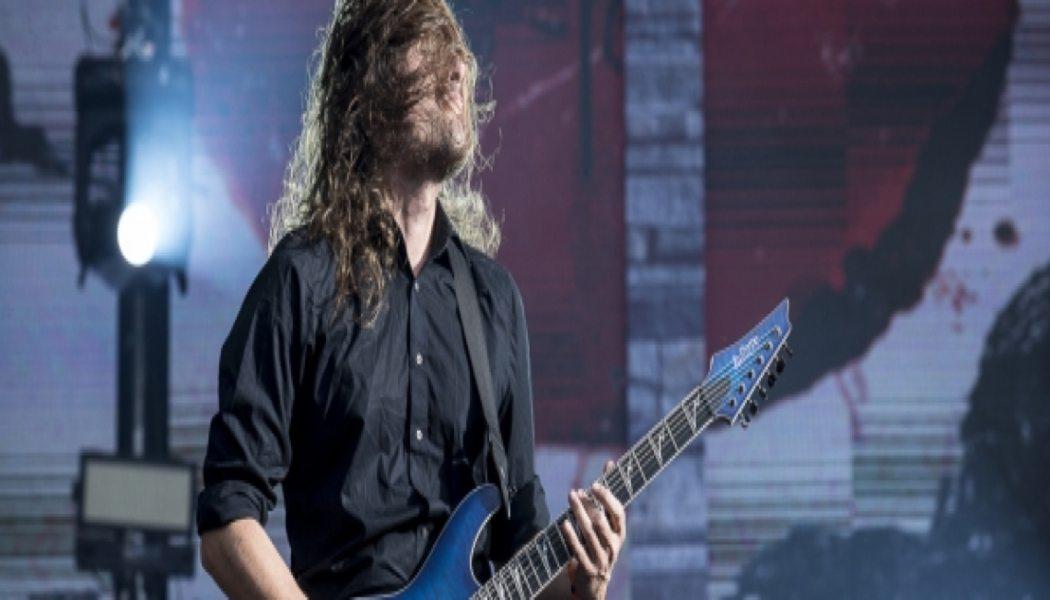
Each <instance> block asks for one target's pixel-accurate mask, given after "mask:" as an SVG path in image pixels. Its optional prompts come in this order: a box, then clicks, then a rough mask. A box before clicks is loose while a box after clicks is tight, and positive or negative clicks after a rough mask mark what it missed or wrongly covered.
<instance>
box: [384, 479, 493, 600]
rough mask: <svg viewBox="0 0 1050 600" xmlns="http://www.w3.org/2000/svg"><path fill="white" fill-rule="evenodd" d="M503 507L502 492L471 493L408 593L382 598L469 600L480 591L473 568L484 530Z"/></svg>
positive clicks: (479, 489)
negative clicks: (472, 564)
mask: <svg viewBox="0 0 1050 600" xmlns="http://www.w3.org/2000/svg"><path fill="white" fill-rule="evenodd" d="M499 506H500V494H499V489H497V488H496V486H494V485H492V484H485V485H482V486H479V487H477V488H475V489H474V490H473V491H471V492H470V493H469V494H467V496H466V497H465V498H463V500H462V501H461V502H460V503H459V506H457V507H456V510H455V511H453V513H452V516H451V517H449V520H448V523H446V524H445V527H444V528H443V529H442V530H441V533H440V534H439V535H438V539H437V541H436V542H435V543H434V547H433V549H431V551H430V555H429V556H427V559H426V562H424V563H423V567H422V568H420V570H419V572H418V573H416V576H415V577H413V578H412V581H411V582H410V583H409V584H408V586H407V587H405V588H404V589H402V590H400V591H398V592H395V593H393V594H389V595H386V596H378V597H379V598H399V599H402V600H417V599H418V600H423V599H427V600H434V599H437V598H448V599H451V600H459V599H462V600H466V599H467V598H470V596H471V594H473V593H474V592H475V591H477V589H478V586H479V584H478V580H477V579H475V578H474V572H473V571H472V570H471V568H470V559H471V555H472V554H473V552H474V543H475V542H476V541H477V539H478V535H479V534H480V533H481V528H482V527H484V526H485V523H487V522H488V520H489V517H491V516H492V513H494V512H496V510H497V509H498V508H499Z"/></svg>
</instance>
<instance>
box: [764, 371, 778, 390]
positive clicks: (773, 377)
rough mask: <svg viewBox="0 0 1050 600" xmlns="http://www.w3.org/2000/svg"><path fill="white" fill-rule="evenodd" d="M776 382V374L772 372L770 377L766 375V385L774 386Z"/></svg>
mask: <svg viewBox="0 0 1050 600" xmlns="http://www.w3.org/2000/svg"><path fill="white" fill-rule="evenodd" d="M776 383H777V376H776V375H775V374H773V373H770V374H769V377H766V385H767V386H769V387H773V386H774V385H775V384H776Z"/></svg>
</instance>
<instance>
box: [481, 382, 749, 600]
mask: <svg viewBox="0 0 1050 600" xmlns="http://www.w3.org/2000/svg"><path fill="white" fill-rule="evenodd" d="M728 387H729V383H728V379H727V378H726V377H719V378H718V379H716V380H715V381H713V382H705V384H704V385H701V386H698V387H696V388H694V389H693V390H692V391H691V392H689V393H688V394H686V396H685V398H683V399H682V400H681V402H679V403H678V405H677V406H675V408H674V409H673V410H671V412H670V413H668V414H667V416H665V417H664V418H663V419H661V420H660V421H659V422H657V423H656V425H654V426H653V428H652V429H650V430H649V432H648V433H646V434H645V435H644V436H643V437H642V439H641V440H639V441H638V443H636V444H635V445H634V446H633V447H631V449H630V450H628V451H627V452H626V453H624V455H623V456H621V457H620V459H619V460H617V461H616V465H615V468H613V469H612V470H611V471H609V472H608V473H606V474H605V475H603V476H602V477H600V478H598V481H597V483H600V484H602V485H604V486H605V487H607V488H608V489H609V491H611V492H612V493H613V495H615V496H616V498H617V499H618V500H619V501H620V502H621V503H622V504H623V505H624V506H627V505H628V504H630V503H631V501H633V500H634V499H635V498H636V497H637V496H638V494H640V493H641V492H642V490H644V489H645V488H646V486H648V485H649V482H650V481H652V480H653V479H654V478H656V476H657V475H659V473H660V471H662V470H663V469H664V467H666V466H667V465H668V463H670V462H671V461H672V460H674V459H675V458H676V457H677V456H678V455H679V454H681V453H682V451H683V450H684V449H685V448H686V447H687V446H688V445H689V444H690V443H691V442H692V441H693V440H694V439H696V437H697V436H698V435H700V432H702V431H703V430H704V429H705V428H706V427H707V426H708V425H709V424H710V423H711V421H712V420H714V412H713V410H712V408H711V406H710V402H711V399H717V398H721V397H722V395H724V394H725V393H726V391H727V390H728ZM566 520H568V521H569V523H570V524H571V525H572V527H573V528H574V529H575V530H576V531H577V533H578V532H579V529H578V528H577V527H576V522H575V519H574V518H573V516H572V513H571V512H570V511H566V512H564V513H562V514H561V516H559V517H558V518H557V519H554V521H553V522H552V523H551V524H550V525H548V526H547V528H546V529H544V530H543V531H541V532H540V533H539V534H537V535H536V536H535V537H534V538H533V539H532V540H531V541H530V542H529V543H527V544H525V546H523V547H522V548H521V549H520V550H518V552H517V554H515V555H514V556H513V557H512V558H511V559H510V560H508V561H507V563H506V564H505V565H503V567H502V568H501V569H500V570H498V571H497V572H496V573H495V574H494V575H493V576H492V578H491V579H489V580H488V581H487V582H485V585H483V586H481V588H479V589H478V591H477V592H475V594H474V596H473V598H477V599H484V600H488V599H499V600H504V599H511V598H513V599H518V598H526V599H527V598H533V597H535V596H536V595H537V594H539V592H540V590H542V589H543V588H545V587H546V586H547V584H549V583H550V582H551V580H553V579H554V577H555V576H556V575H557V574H558V572H559V571H561V569H562V568H563V567H564V566H565V565H566V564H567V563H568V562H569V559H570V558H571V557H572V551H571V549H570V548H569V546H568V544H567V543H566V541H565V538H564V537H563V536H562V532H561V524H562V523H563V522H564V521H566ZM581 539H582V538H581Z"/></svg>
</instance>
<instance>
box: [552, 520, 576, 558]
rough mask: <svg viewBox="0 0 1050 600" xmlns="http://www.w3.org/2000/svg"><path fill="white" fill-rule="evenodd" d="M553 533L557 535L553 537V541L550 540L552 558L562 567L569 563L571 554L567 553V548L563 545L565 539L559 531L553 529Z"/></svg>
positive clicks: (556, 528) (555, 528) (558, 529)
mask: <svg viewBox="0 0 1050 600" xmlns="http://www.w3.org/2000/svg"><path fill="white" fill-rule="evenodd" d="M553 532H554V533H556V534H557V535H556V536H555V537H554V539H552V540H550V542H549V543H550V548H551V550H553V551H554V557H555V558H556V559H557V560H558V564H559V565H564V564H565V563H567V562H569V558H570V557H572V553H571V552H569V547H568V546H567V545H566V544H565V538H564V537H562V533H561V529H560V528H558V527H554V528H553ZM548 537H550V536H548ZM555 542H556V543H555Z"/></svg>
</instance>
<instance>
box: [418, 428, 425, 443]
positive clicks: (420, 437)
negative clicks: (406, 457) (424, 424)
mask: <svg viewBox="0 0 1050 600" xmlns="http://www.w3.org/2000/svg"><path fill="white" fill-rule="evenodd" d="M416 441H417V442H422V441H423V430H422V429H419V428H418V427H417V428H416Z"/></svg>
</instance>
